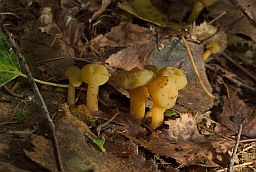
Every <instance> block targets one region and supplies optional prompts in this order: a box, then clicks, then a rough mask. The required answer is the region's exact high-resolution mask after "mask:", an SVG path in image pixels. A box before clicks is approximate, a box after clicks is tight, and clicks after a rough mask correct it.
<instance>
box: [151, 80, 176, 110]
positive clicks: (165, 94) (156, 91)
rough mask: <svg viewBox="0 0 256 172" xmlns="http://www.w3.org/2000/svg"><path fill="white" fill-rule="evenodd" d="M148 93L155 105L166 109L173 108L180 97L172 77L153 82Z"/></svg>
mask: <svg viewBox="0 0 256 172" xmlns="http://www.w3.org/2000/svg"><path fill="white" fill-rule="evenodd" d="M148 92H149V94H150V95H151V97H152V100H153V102H154V105H156V106H158V107H160V108H165V109H170V108H172V107H173V106H174V104H175V102H176V99H177V97H178V90H177V88H176V85H175V81H174V79H173V78H171V77H170V76H160V77H158V78H157V79H155V80H154V81H152V82H151V83H150V84H149V86H148Z"/></svg>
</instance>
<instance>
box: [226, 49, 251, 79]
mask: <svg viewBox="0 0 256 172" xmlns="http://www.w3.org/2000/svg"><path fill="white" fill-rule="evenodd" d="M221 55H223V57H225V58H226V59H227V60H228V61H230V62H231V63H232V64H233V65H235V66H236V67H238V68H239V69H241V70H242V71H243V72H244V73H245V74H247V75H248V76H249V77H251V78H252V79H253V80H254V82H256V76H255V75H254V74H252V73H250V72H249V71H248V70H246V69H245V68H244V67H243V66H241V65H240V64H239V63H237V62H236V61H235V60H234V59H233V58H232V57H230V56H229V55H228V54H227V53H225V52H223V53H221Z"/></svg>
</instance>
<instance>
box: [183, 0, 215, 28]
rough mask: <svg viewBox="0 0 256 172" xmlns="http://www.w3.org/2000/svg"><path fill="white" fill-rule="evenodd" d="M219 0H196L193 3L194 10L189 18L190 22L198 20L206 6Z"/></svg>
mask: <svg viewBox="0 0 256 172" xmlns="http://www.w3.org/2000/svg"><path fill="white" fill-rule="evenodd" d="M217 1H218V0H195V3H194V5H193V8H192V11H191V13H190V16H189V18H188V24H191V23H193V22H194V21H196V19H197V18H198V16H199V15H200V13H201V12H202V11H203V9H204V8H207V7H209V6H211V5H213V4H215V3H216V2H217Z"/></svg>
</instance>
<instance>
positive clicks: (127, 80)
mask: <svg viewBox="0 0 256 172" xmlns="http://www.w3.org/2000/svg"><path fill="white" fill-rule="evenodd" d="M154 78H155V75H154V73H153V72H152V71H150V70H146V69H143V68H139V67H136V68H134V69H132V70H131V71H121V72H119V73H117V75H116V78H115V82H116V85H117V86H118V87H120V88H124V89H127V90H128V91H129V96H130V114H131V115H134V116H135V117H136V118H137V119H138V120H139V121H141V120H142V118H143V117H144V115H145V106H146V105H145V104H146V100H147V97H148V96H149V95H148V90H147V87H146V86H147V85H148V84H149V83H150V82H151V81H152V80H153V79H154Z"/></svg>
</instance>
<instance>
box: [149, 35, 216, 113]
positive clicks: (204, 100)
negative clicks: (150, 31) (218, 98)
mask: <svg viewBox="0 0 256 172" xmlns="http://www.w3.org/2000/svg"><path fill="white" fill-rule="evenodd" d="M159 45H161V46H162V48H161V49H160V51H159V50H157V49H154V51H153V52H152V53H151V56H150V57H149V60H148V63H149V64H153V65H156V66H158V67H159V68H163V67H166V66H176V67H178V68H180V69H181V70H182V72H183V73H184V74H185V75H186V78H187V80H188V84H187V85H186V87H185V88H184V89H182V90H180V91H179V96H178V99H177V104H176V105H175V106H174V109H175V108H176V109H178V110H179V111H181V112H187V111H189V112H203V111H206V110H208V109H210V108H211V107H212V106H213V99H212V98H210V97H209V96H208V95H207V94H206V93H205V92H204V91H203V89H202V87H201V86H200V84H199V82H198V78H197V77H196V74H195V71H194V69H193V67H192V64H191V61H190V59H189V57H188V54H187V50H186V49H185V47H184V45H183V43H182V42H181V41H180V40H178V39H173V40H172V41H169V42H168V41H160V42H159ZM188 45H189V48H190V50H191V51H192V54H193V56H194V60H195V64H196V67H197V69H198V71H199V74H200V76H201V79H202V80H203V82H204V84H205V85H206V87H207V89H208V90H209V91H210V92H211V90H212V88H211V86H210V84H209V82H208V79H207V76H206V73H205V66H204V60H203V47H202V46H200V45H198V44H195V43H192V42H188ZM180 105H181V106H180Z"/></svg>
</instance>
